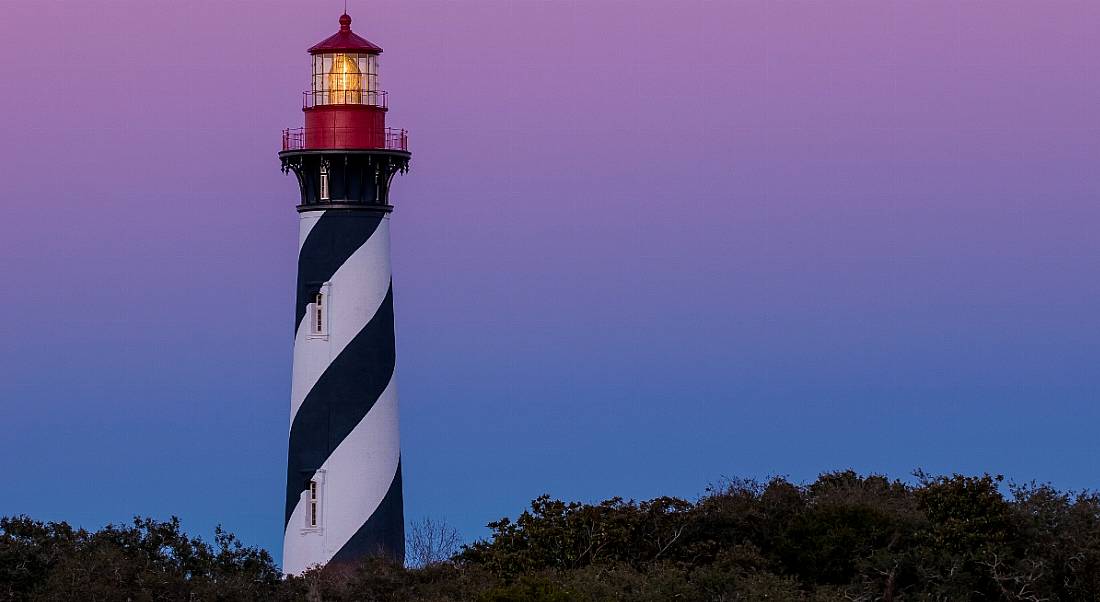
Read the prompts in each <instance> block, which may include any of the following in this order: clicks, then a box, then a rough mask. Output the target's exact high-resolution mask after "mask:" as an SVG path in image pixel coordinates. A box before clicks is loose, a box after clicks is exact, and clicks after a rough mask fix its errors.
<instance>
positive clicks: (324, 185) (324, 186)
mask: <svg viewBox="0 0 1100 602" xmlns="http://www.w3.org/2000/svg"><path fill="white" fill-rule="evenodd" d="M320 188H321V190H320V197H321V200H322V201H327V200H329V193H328V165H325V164H324V163H322V164H321V185H320Z"/></svg>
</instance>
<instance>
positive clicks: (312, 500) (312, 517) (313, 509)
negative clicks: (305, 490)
mask: <svg viewBox="0 0 1100 602" xmlns="http://www.w3.org/2000/svg"><path fill="white" fill-rule="evenodd" d="M317 502H318V496H317V480H316V479H314V480H312V481H310V482H309V526H310V527H316V526H317V525H318V524H319V523H318V516H317Z"/></svg>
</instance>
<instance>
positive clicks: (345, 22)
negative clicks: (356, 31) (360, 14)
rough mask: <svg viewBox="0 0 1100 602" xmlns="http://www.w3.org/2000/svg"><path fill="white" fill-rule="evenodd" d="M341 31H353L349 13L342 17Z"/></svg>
mask: <svg viewBox="0 0 1100 602" xmlns="http://www.w3.org/2000/svg"><path fill="white" fill-rule="evenodd" d="M340 31H351V17H349V16H348V14H347V13H344V14H342V15H340Z"/></svg>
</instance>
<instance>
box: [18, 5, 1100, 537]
mask: <svg viewBox="0 0 1100 602" xmlns="http://www.w3.org/2000/svg"><path fill="white" fill-rule="evenodd" d="M349 4H350V12H351V14H352V16H353V18H354V19H355V22H354V25H353V27H354V29H355V30H356V31H357V32H358V33H360V34H362V35H364V36H365V37H367V38H368V39H370V40H372V41H374V42H376V43H378V44H380V45H381V46H383V47H384V48H385V54H383V56H382V81H383V84H384V87H385V88H387V89H388V90H389V91H390V106H391V110H390V116H389V121H390V124H391V125H395V126H398V127H407V128H409V130H410V132H411V134H410V140H411V145H412V150H413V152H414V155H413V165H412V172H411V173H410V174H409V175H407V176H404V177H402V178H400V179H399V180H398V181H397V182H396V184H395V187H394V193H393V195H394V196H393V198H394V201H395V203H396V205H397V210H396V213H395V214H394V219H393V222H392V232H393V245H394V249H393V257H394V281H395V294H396V313H397V339H398V375H399V384H400V391H401V403H402V429H403V432H402V438H403V454H404V456H403V457H404V462H403V465H404V469H405V487H406V488H405V501H406V516H407V518H408V519H410V520H415V519H418V518H420V517H424V516H433V517H442V518H445V519H446V520H448V521H450V522H451V523H453V524H455V525H456V526H457V527H459V528H460V529H461V531H462V533H463V535H464V536H465V537H466V538H467V539H472V538H475V537H479V536H483V535H484V534H485V533H486V530H485V529H484V524H485V523H486V522H488V521H490V520H494V519H496V518H499V517H500V516H504V515H515V514H516V513H517V512H519V511H520V510H522V509H523V507H524V505H525V504H526V502H527V501H528V500H530V499H531V498H533V497H536V496H538V495H539V494H542V493H550V494H552V495H555V496H560V497H565V498H572V499H581V500H589V501H594V500H598V499H602V498H605V497H610V496H614V495H621V496H625V497H635V498H648V497H653V496H657V495H663V494H669V495H680V496H684V497H689V498H691V497H694V496H696V495H698V494H700V493H701V492H702V491H703V489H704V487H705V485H706V484H707V483H708V482H712V481H716V480H718V479H721V478H722V477H724V476H725V477H733V476H742V477H766V476H768V475H772V474H782V475H789V476H790V477H791V478H793V479H795V480H807V479H813V478H814V477H815V476H816V475H817V474H818V473H819V472H821V471H824V470H830V469H839V468H847V467H852V468H855V469H857V470H859V471H876V472H886V473H888V474H890V475H893V476H897V477H906V475H908V473H909V472H910V471H911V470H913V469H914V468H917V467H922V468H924V469H926V470H929V471H931V472H952V471H961V472H968V473H972V472H981V471H990V472H997V473H1003V474H1005V475H1006V476H1008V477H1009V478H1012V479H1016V480H1018V481H1027V480H1032V479H1038V480H1049V481H1051V482H1053V483H1054V484H1055V485H1057V486H1059V487H1066V488H1086V487H1089V488H1091V487H1097V486H1100V482H1098V477H1097V473H1096V469H1095V467H1096V458H1097V457H1098V456H1100V437H1098V436H1097V424H1098V420H1100V404H1098V403H1097V402H1098V401H1100V370H1098V369H1097V364H1098V362H1100V311H1098V310H1100V237H1098V235H1097V226H1098V224H1100V205H1098V201H1100V114H1098V107H1100V69H1098V67H1100V42H1098V41H1097V37H1096V32H1097V31H1100V3H1097V2H1095V1H1093V0H1088V1H1082V2H1068V1H1056V0H1049V1H1038V0H1033V1H1029V2H1018V1H998V2H970V1H964V0H950V1H904V2H902V1H889V0H868V1H863V2H851V1H842V0H835V1H830V2H817V1H815V2H781V1H777V0H766V1H735V0H727V1H719V0H715V1H700V0H667V1H663V2H656V1H653V0H633V1H630V2H624V1H608V0H586V1H580V0H576V1H564V0H562V1H534V0H508V1H503V0H495V1H482V0H461V1H447V2H442V1H423V0H402V1H394V0H387V1H383V0H370V1H369V2H368V1H367V0H350V2H349ZM341 8H342V2H341V1H340V0H312V1H309V2H306V1H301V0H299V1H288V0H264V1H262V2H261V1H249V2H234V1H226V0H217V1H215V0H202V1H199V0H187V1H175V0H174V1H171V2H168V1H162V2H151V1H149V0H140V1H138V0H80V1H77V0H67V1H63V2H62V1H55V2H50V1H45V0H33V1H32V0H4V2H3V7H2V13H0V52H2V55H3V57H4V58H3V60H2V61H0V80H2V81H4V82H7V83H6V84H5V85H4V87H3V93H2V94H0V114H3V115H4V116H5V120H4V128H3V137H4V144H3V146H2V147H0V182H2V188H0V190H2V192H0V195H2V196H0V198H2V199H3V204H4V209H5V218H4V219H3V220H0V258H2V261H0V277H2V279H3V282H4V285H3V286H4V289H3V290H4V291H5V293H6V294H5V297H6V298H7V301H8V305H7V306H8V308H9V310H8V314H7V315H8V317H7V319H6V320H5V326H4V327H3V336H2V337H0V366H2V368H0V370H2V373H0V404H2V405H0V412H2V417H3V419H2V424H3V427H2V428H3V436H2V437H0V457H2V458H3V459H4V466H5V467H6V468H7V474H8V477H6V478H5V479H4V485H3V486H2V487H0V492H2V495H0V515H2V514H13V513H27V514H30V515H32V516H34V517H36V518H39V519H50V520H61V519H65V520H69V521H72V522H75V523H78V524H80V525H83V526H87V527H98V526H101V525H103V524H105V523H107V522H111V521H125V520H128V519H129V518H130V517H131V516H133V515H135V514H141V515H152V516H156V517H161V518H165V517H167V516H169V515H172V514H176V515H179V516H180V517H181V518H182V519H183V521H184V526H185V527H186V528H187V529H189V530H192V531H194V532H196V533H206V534H209V533H210V532H211V531H212V529H213V527H214V525H215V524H217V523H222V524H224V525H225V526H226V527H227V528H228V529H230V530H231V531H234V532H236V533H238V534H239V535H240V536H241V538H242V539H243V540H244V541H245V542H246V543H248V544H255V545H262V546H265V547H267V548H269V549H271V550H272V551H273V552H274V553H275V554H276V556H278V555H279V553H280V547H281V540H282V535H281V533H282V500H283V497H282V496H283V487H284V475H285V454H286V435H287V428H288V422H287V421H288V414H289V390H290V361H291V344H292V340H293V332H292V321H293V287H294V270H295V255H296V242H297V214H296V213H295V211H294V205H295V203H296V200H297V188H296V183H295V181H294V178H293V177H291V176H284V175H283V174H281V173H280V172H279V163H278V160H277V158H276V156H275V154H276V152H277V151H278V150H279V149H278V144H279V132H280V130H281V129H282V128H284V127H288V126H298V125H300V123H301V112H300V110H299V108H300V104H299V103H300V93H301V91H302V90H303V89H305V88H306V87H307V86H308V83H309V63H308V57H307V55H306V54H305V49H306V48H307V47H309V46H310V45H311V44H313V43H314V42H317V41H319V40H320V39H322V38H324V37H326V36H327V35H329V34H331V33H333V32H334V31H335V30H336V29H337V22H336V19H337V17H338V16H339V14H340V12H341Z"/></svg>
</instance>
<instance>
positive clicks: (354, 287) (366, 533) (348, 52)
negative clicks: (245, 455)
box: [279, 14, 411, 574]
mask: <svg viewBox="0 0 1100 602" xmlns="http://www.w3.org/2000/svg"><path fill="white" fill-rule="evenodd" d="M308 52H309V55H310V64H311V76H312V77H311V83H310V89H309V90H307V91H306V92H305V93H304V94H303V103H302V112H303V114H304V126H303V127H300V128H294V129H287V130H284V131H283V136H282V151H281V152H280V153H279V159H280V161H281V163H282V170H283V172H284V173H293V174H294V175H295V176H296V178H297V181H298V190H299V192H300V194H301V202H300V203H299V204H298V206H297V210H298V224H299V226H298V281H297V288H296V295H295V296H296V302H295V309H294V366H293V375H292V378H291V402H290V445H289V452H288V454H287V471H286V514H285V524H284V528H285V531H284V539H283V571H284V572H285V573H287V574H298V573H301V572H303V571H304V570H306V569H308V568H310V567H313V566H316V565H324V564H328V563H336V562H346V561H351V560H355V559H358V558H362V557H364V556H369V555H381V556H386V557H389V558H391V559H393V560H395V561H398V562H400V561H403V560H404V554H405V552H404V550H405V535H404V513H403V509H402V499H401V449H400V445H399V435H398V407H397V385H396V382H395V372H394V367H395V349H394V328H393V282H392V279H391V275H390V228H389V221H390V213H391V212H392V211H393V205H392V204H391V202H390V194H389V193H390V183H391V182H392V180H393V177H394V175H396V174H398V173H405V172H406V171H408V167H409V158H410V156H411V155H410V154H409V148H408V136H407V133H406V132H405V130H399V129H392V128H388V127H386V111H387V106H388V103H387V96H386V92H384V91H383V90H382V89H381V87H380V85H379V70H378V64H379V57H380V55H381V54H382V49H381V48H380V47H378V46H377V45H375V44H372V43H371V42H369V41H367V40H366V39H364V38H362V37H360V36H358V35H356V34H355V33H354V32H352V30H351V17H349V16H348V15H347V14H344V15H342V16H341V17H340V30H339V31H338V32H336V33H335V34H334V35H332V36H330V37H329V38H327V39H325V40H323V41H322V42H320V43H318V44H316V45H314V46H313V47H312V48H310V49H309V51H308Z"/></svg>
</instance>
